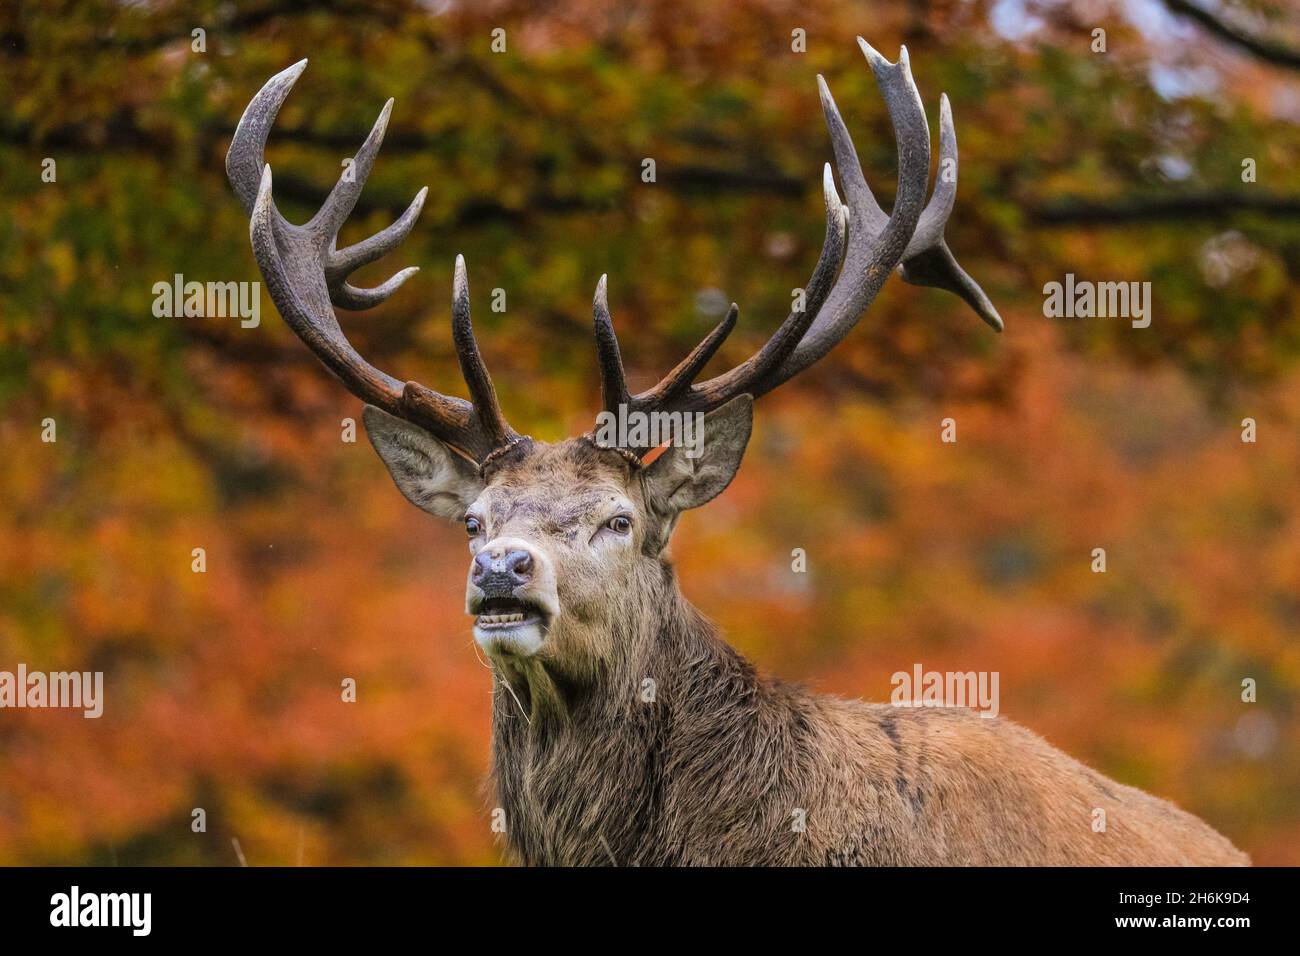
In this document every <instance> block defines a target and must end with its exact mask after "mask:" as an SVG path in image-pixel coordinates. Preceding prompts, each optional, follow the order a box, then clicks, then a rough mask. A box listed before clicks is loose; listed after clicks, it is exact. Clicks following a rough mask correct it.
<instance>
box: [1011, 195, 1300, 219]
mask: <svg viewBox="0 0 1300 956" xmlns="http://www.w3.org/2000/svg"><path fill="white" fill-rule="evenodd" d="M1250 213H1254V214H1257V215H1263V216H1276V217H1279V218H1294V217H1296V216H1300V196H1278V195H1275V194H1272V193H1262V192H1248V193H1246V192H1207V193H1189V194H1187V195H1182V196H1156V197H1146V196H1128V197H1123V198H1120V199H1113V200H1101V201H1097V200H1090V199H1078V198H1070V197H1067V198H1064V199H1056V200H1051V201H1049V202H1046V203H1043V204H1041V205H1030V206H1029V207H1028V215H1029V221H1030V222H1032V223H1035V224H1036V225H1040V226H1108V225H1119V224H1123V223H1130V222H1165V221H1169V220H1193V219H1200V220H1205V219H1210V220H1215V219H1227V218H1229V217H1231V216H1235V215H1238V214H1250Z"/></svg>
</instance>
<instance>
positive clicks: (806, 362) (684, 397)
mask: <svg viewBox="0 0 1300 956" xmlns="http://www.w3.org/2000/svg"><path fill="white" fill-rule="evenodd" d="M858 45H859V46H860V47H861V49H862V52H863V54H864V55H865V56H866V58H867V62H869V63H870V64H871V69H872V72H873V73H875V76H876V82H877V84H878V85H879V86H880V92H881V95H882V96H883V97H884V100H885V105H886V107H887V108H888V109H889V116H890V120H891V121H892V123H893V126H894V136H895V138H896V140H897V143H898V193H897V198H896V199H895V201H894V211H893V214H892V215H889V216H886V215H885V213H884V211H883V210H882V209H881V208H880V204H879V203H877V202H876V198H875V196H873V195H872V193H871V189H870V187H869V186H868V185H867V182H866V179H865V178H864V176H863V174H862V167H861V164H860V163H859V161H858V154H857V151H856V150H855V149H854V148H853V140H852V139H851V138H850V136H849V132H848V129H847V128H846V127H845V125H844V120H843V119H842V118H841V117H840V113H839V110H838V109H837V108H836V106H835V100H834V99H833V98H832V97H831V93H830V90H829V89H828V88H827V86H826V82H825V80H823V79H822V77H820V76H818V77H817V85H818V88H819V89H820V91H821V102H822V111H823V112H824V113H825V116H826V126H827V128H828V129H829V131H830V135H831V149H832V152H833V154H834V157H835V166H836V168H837V169H838V170H839V174H840V181H841V182H842V183H843V186H844V193H845V198H846V200H847V207H846V206H845V205H844V204H843V203H841V201H840V198H839V195H838V194H837V193H836V191H835V182H834V179H833V178H832V176H831V167H830V164H829V163H828V164H826V166H825V168H824V171H823V177H822V185H823V192H824V194H825V200H826V239H825V243H824V244H823V247H822V253H821V257H820V258H819V259H818V260H817V266H816V268H815V269H814V270H813V274H812V277H811V279H810V280H809V282H808V285H807V287H806V288H805V290H804V308H803V309H802V310H801V311H792V312H791V313H790V314H789V315H788V316H787V317H786V319H785V321H784V322H782V323H781V326H780V327H779V328H778V329H777V330H776V332H775V333H774V334H773V335H772V337H771V338H770V339H769V340H768V341H767V343H766V344H765V345H764V346H763V347H762V349H760V350H759V351H758V352H757V353H756V354H755V355H753V356H752V357H750V358H749V359H747V360H745V361H744V362H742V363H741V364H740V365H737V366H736V367H735V368H733V369H731V370H730V371H728V372H724V373H722V374H721V375H718V376H715V377H714V378H711V379H709V380H707V381H705V382H700V383H698V384H695V383H694V380H695V376H696V375H698V374H699V373H700V371H701V370H702V369H703V368H704V366H705V364H707V363H708V361H709V359H710V358H711V357H712V356H713V354H714V353H715V352H716V351H717V350H718V347H719V346H720V345H721V344H722V342H723V340H724V339H725V338H726V337H727V335H729V334H730V332H731V330H732V329H733V328H734V327H735V324H736V315H737V307H736V306H735V305H734V304H733V305H732V306H731V309H730V311H728V313H727V315H726V317H725V318H724V319H723V320H722V322H720V323H719V324H718V326H717V327H716V328H715V329H714V330H713V331H712V332H710V333H709V334H708V335H707V336H706V337H705V339H704V341H702V342H701V343H700V344H699V345H697V346H696V347H695V349H694V350H692V352H691V353H690V354H689V355H688V356H687V357H686V358H685V359H684V360H683V361H682V362H681V363H680V364H678V365H677V367H676V368H674V369H673V370H672V371H671V372H669V373H668V374H667V375H666V376H664V378H663V379H662V380H661V381H660V382H659V383H658V384H657V385H655V386H654V387H653V388H651V389H648V390H647V391H644V392H640V393H638V394H636V395H631V394H629V393H628V390H627V385H626V381H625V376H624V372H623V361H622V357H621V355H620V352H619V347H618V339H617V337H616V336H615V334H614V326H613V323H612V321H611V320H610V315H609V305H608V302H607V300H606V289H605V286H606V280H605V277H604V276H602V277H601V279H600V282H599V283H598V284H597V286H596V298H595V303H594V307H593V313H594V318H595V332H596V349H597V353H598V355H599V360H600V369H601V384H602V391H603V394H604V404H605V408H606V410H608V411H610V412H615V413H617V411H618V407H619V406H620V405H622V406H624V407H625V408H626V409H627V410H629V411H638V412H654V411H686V412H695V411H709V410H711V409H714V408H717V407H718V406H720V405H722V404H724V403H726V402H727V401H729V400H730V399H732V398H734V397H735V396H737V395H741V394H744V393H748V394H750V395H753V396H754V397H755V398H757V397H759V396H761V395H764V394H766V393H767V392H770V391H771V390H772V389H774V388H776V387H777V386H778V385H780V384H781V383H783V382H785V381H786V380H787V379H789V378H791V377H792V376H794V375H797V374H798V373H799V372H801V371H803V370H804V369H805V368H807V367H808V366H810V365H812V364H813V363H814V362H816V361H817V360H818V359H820V358H821V357H822V356H823V355H825V354H826V353H827V352H829V351H830V350H831V349H832V348H834V347H835V345H836V344H838V343H839V341H840V340H841V339H843V338H844V336H845V335H847V334H848V333H849V331H850V330H851V329H852V328H853V326H854V325H856V324H857V322H858V320H859V319H860V318H861V317H862V314H863V313H864V312H865V311H866V309H867V308H868V307H869V306H870V305H871V303H872V301H873V300H874V299H875V297H876V294H877V293H878V292H879V291H880V288H881V286H883V285H884V283H885V280H886V279H887V278H888V277H889V274H890V272H891V271H892V270H893V269H894V267H895V266H898V265H899V264H900V263H901V264H902V274H903V278H904V280H906V281H907V282H910V283H912V284H914V285H928V286H934V287H936V288H941V289H947V290H949V291H951V292H955V293H957V294H958V295H960V296H961V297H962V298H963V299H965V300H966V302H968V303H969V304H970V305H971V307H972V308H973V309H974V310H975V311H976V313H977V314H978V315H979V316H980V318H982V319H983V320H984V321H985V322H987V323H988V324H989V325H991V326H992V327H993V328H994V329H995V330H997V331H999V332H1000V331H1002V319H1001V317H1000V316H999V315H998V313H997V310H996V309H995V308H994V307H993V304H992V303H991V302H990V301H989V299H988V297H987V296H986V295H985V294H984V292H983V291H982V290H981V289H980V287H979V286H978V285H976V283H975V281H974V280H973V279H971V277H970V276H968V275H967V274H966V273H965V272H964V271H962V268H961V266H959V265H958V264H957V261H956V259H954V258H953V255H952V252H951V251H949V249H948V246H947V244H946V243H945V242H944V238H943V230H944V226H945V224H946V223H947V221H948V216H949V214H950V213H951V212H952V207H953V201H954V199H955V198H956V193H957V178H956V173H957V136H956V132H955V131H954V129H953V124H952V110H951V109H950V107H949V105H948V97H947V96H946V95H944V96H943V97H942V98H941V99H940V109H939V155H940V165H939V175H938V178H937V180H936V183H935V188H934V194H933V196H932V197H931V198H930V201H929V203H928V204H925V194H926V186H927V184H928V182H929V177H930V129H929V126H928V124H927V123H926V119H925V112H924V110H923V109H922V106H921V97H920V94H919V93H918V92H917V89H916V84H915V83H914V82H913V80H912V73H911V68H910V66H909V63H908V57H907V47H903V48H902V50H901V51H900V52H899V57H898V62H897V63H890V62H889V61H888V60H886V59H885V58H884V57H883V56H881V55H880V54H879V53H877V52H876V51H875V50H874V49H872V47H871V46H870V44H868V43H867V42H866V41H865V40H864V39H862V38H861V37H858ZM923 205H924V208H922V207H923ZM846 235H847V241H846ZM837 277H838V278H837ZM625 450H626V451H630V452H632V453H634V454H636V455H643V454H644V453H645V452H647V451H649V449H648V448H626V449H625Z"/></svg>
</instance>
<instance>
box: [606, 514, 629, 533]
mask: <svg viewBox="0 0 1300 956" xmlns="http://www.w3.org/2000/svg"><path fill="white" fill-rule="evenodd" d="M605 527H606V528H608V529H609V530H610V531H613V532H615V533H616V534H631V533H632V519H631V518H629V517H628V516H627V515H615V516H614V517H613V518H610V519H609V520H608V521H606V522H605Z"/></svg>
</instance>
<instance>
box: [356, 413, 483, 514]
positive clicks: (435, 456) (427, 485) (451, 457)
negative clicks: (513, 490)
mask: <svg viewBox="0 0 1300 956" xmlns="http://www.w3.org/2000/svg"><path fill="white" fill-rule="evenodd" d="M361 417H362V419H363V420H364V421H365V423H366V434H367V435H368V436H370V444H372V445H374V446H375V451H377V452H378V453H379V457H380V458H382V459H383V460H384V464H385V465H387V466H388V473H389V474H390V475H392V476H393V483H394V484H396V485H397V489H398V490H399V491H400V492H401V493H402V494H404V495H405V496H406V500H407V501H409V502H411V504H413V505H415V506H416V507H417V508H420V509H421V510H423V511H427V512H429V514H432V515H437V516H438V517H440V518H447V519H448V520H451V521H460V520H461V519H462V518H464V517H465V509H466V508H468V507H469V506H470V505H471V504H473V503H474V499H476V498H477V497H478V496H479V494H480V493H481V492H482V491H483V480H482V479H481V478H480V477H479V473H478V467H477V466H476V465H475V464H474V463H473V462H471V461H469V460H468V459H466V458H462V457H461V456H460V455H458V454H457V453H456V452H454V451H452V450H451V448H450V447H449V446H448V445H447V444H446V443H444V442H443V441H442V440H441V439H438V438H435V437H434V436H433V435H431V434H429V432H427V431H425V430H424V429H423V428H421V427H420V426H419V425H414V424H412V423H411V422H408V421H405V420H403V419H401V418H398V417H397V416H395V415H390V414H388V412H386V411H384V410H383V409H381V408H376V407H375V406H373V405H367V406H366V407H365V410H364V411H363V412H362V414H361Z"/></svg>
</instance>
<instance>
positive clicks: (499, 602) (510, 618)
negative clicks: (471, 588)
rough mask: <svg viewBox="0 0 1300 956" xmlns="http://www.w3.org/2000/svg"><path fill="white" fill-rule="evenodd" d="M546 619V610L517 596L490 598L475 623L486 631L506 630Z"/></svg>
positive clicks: (539, 622)
mask: <svg viewBox="0 0 1300 956" xmlns="http://www.w3.org/2000/svg"><path fill="white" fill-rule="evenodd" d="M545 621H546V614H545V612H543V611H542V609H541V608H539V607H538V606H537V605H535V604H529V603H527V602H526V601H520V600H518V599H516V598H488V599H487V600H486V601H484V602H483V604H482V606H481V607H480V608H479V612H478V616H477V617H476V618H475V619H474V625H475V626H476V627H479V628H482V629H483V630H485V631H498V630H501V631H506V630H511V629H513V628H517V627H524V626H527V625H530V624H533V625H541V624H544V623H545Z"/></svg>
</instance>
